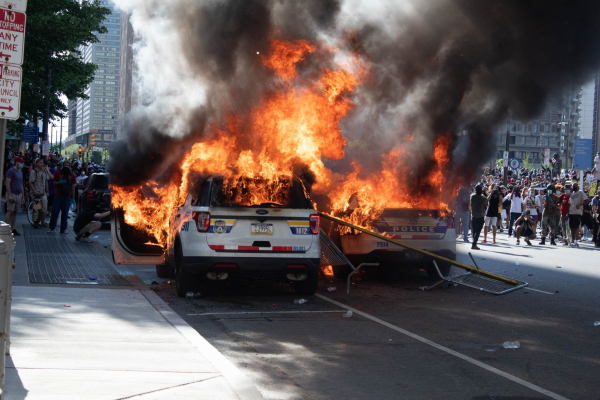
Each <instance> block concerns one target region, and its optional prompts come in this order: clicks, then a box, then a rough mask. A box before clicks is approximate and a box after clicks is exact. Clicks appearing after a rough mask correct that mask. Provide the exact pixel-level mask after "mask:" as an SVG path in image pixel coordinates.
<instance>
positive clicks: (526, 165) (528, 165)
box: [522, 153, 533, 169]
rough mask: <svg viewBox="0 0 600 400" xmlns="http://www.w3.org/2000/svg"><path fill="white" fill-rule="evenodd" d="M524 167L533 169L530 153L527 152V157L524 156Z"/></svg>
mask: <svg viewBox="0 0 600 400" xmlns="http://www.w3.org/2000/svg"><path fill="white" fill-rule="evenodd" d="M522 161H523V168H525V169H531V167H532V166H533V164H532V162H531V161H529V153H525V157H523V160H522Z"/></svg>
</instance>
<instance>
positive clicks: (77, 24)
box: [9, 0, 111, 130]
mask: <svg viewBox="0 0 600 400" xmlns="http://www.w3.org/2000/svg"><path fill="white" fill-rule="evenodd" d="M110 12H111V11H110V9H108V8H106V7H101V6H100V0H29V1H28V4H27V29H26V33H25V55H24V60H23V85H22V88H21V117H23V118H26V119H29V120H35V118H40V117H42V116H43V113H44V109H45V102H46V99H48V100H49V102H50V119H54V118H56V117H64V116H65V114H66V111H67V108H66V106H65V105H64V104H63V102H62V101H61V100H60V97H61V96H63V95H64V96H66V97H67V98H69V99H75V98H78V97H81V98H87V96H86V95H85V93H84V92H85V89H86V88H87V87H88V86H89V85H90V83H92V81H93V80H94V72H95V71H96V68H97V66H96V65H95V64H93V63H86V62H84V61H83V60H82V58H81V52H80V51H79V49H78V48H79V46H83V45H88V44H91V43H98V42H99V40H98V37H97V36H96V35H97V34H99V33H106V32H107V29H106V28H105V27H104V26H102V25H101V24H102V22H103V21H104V19H105V16H106V15H108V14H110ZM48 71H50V72H51V83H50V86H49V87H48V86H47V73H48ZM14 128H15V126H14V125H12V126H11V127H10V128H9V129H11V130H12V129H14Z"/></svg>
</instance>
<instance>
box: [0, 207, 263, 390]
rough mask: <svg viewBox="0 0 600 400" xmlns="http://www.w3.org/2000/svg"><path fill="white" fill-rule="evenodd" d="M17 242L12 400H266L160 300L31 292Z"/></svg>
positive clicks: (123, 294)
mask: <svg viewBox="0 0 600 400" xmlns="http://www.w3.org/2000/svg"><path fill="white" fill-rule="evenodd" d="M18 217H19V218H18V219H17V223H18V224H20V223H27V222H26V220H25V221H23V219H22V218H20V217H21V214H19V215H18ZM18 226H20V225H18ZM19 231H21V230H20V229H19ZM16 239H17V240H16V242H17V247H16V248H15V254H16V261H17V265H16V269H18V270H20V273H19V276H20V277H21V278H19V279H15V282H17V285H19V286H13V302H12V321H11V350H10V352H11V355H10V357H7V360H6V384H5V397H4V398H5V399H7V400H17V399H18V400H22V399H28V400H29V399H44V400H48V399H57V400H58V399H60V400H68V399H73V400H82V399H85V400H87V399H90V400H91V399H107V400H108V399H111V400H114V399H140V400H146V399H260V398H262V397H261V395H260V393H259V392H258V390H257V389H256V388H255V387H254V385H253V384H252V382H251V381H250V380H249V379H248V378H247V377H246V376H245V375H244V374H243V373H242V372H241V371H240V370H238V369H237V367H235V366H234V365H233V364H232V363H231V362H229V361H228V360H227V359H226V358H225V357H224V356H223V355H222V354H221V353H219V352H218V351H217V350H216V349H215V348H214V347H213V346H212V345H210V344H209V343H208V342H207V341H206V340H205V339H204V338H203V337H202V336H200V335H199V334H198V333H197V332H196V331H195V330H194V329H193V328H192V327H190V326H189V325H188V324H187V323H186V322H185V321H184V320H183V319H182V318H181V317H179V315H177V314H176V313H175V312H174V311H173V310H172V309H171V308H170V307H169V306H168V305H167V304H166V303H165V302H164V301H163V300H162V299H161V298H159V297H158V296H157V295H156V294H155V293H154V292H153V291H151V290H145V289H141V290H136V289H132V286H128V287H124V288H122V289H113V288H111V289H102V288H99V287H98V286H90V287H81V286H80V285H77V286H72V285H48V284H31V283H25V282H24V279H23V278H24V275H26V271H25V270H26V269H27V268H26V264H27V261H26V256H25V250H24V248H25V244H24V241H25V238H24V236H20V237H17V238H16ZM24 264H25V265H24ZM19 281H20V283H19Z"/></svg>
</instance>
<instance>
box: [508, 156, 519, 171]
mask: <svg viewBox="0 0 600 400" xmlns="http://www.w3.org/2000/svg"><path fill="white" fill-rule="evenodd" d="M519 165H521V163H520V162H519V160H516V159H514V158H513V159H512V160H510V167H511V168H512V169H517V168H519Z"/></svg>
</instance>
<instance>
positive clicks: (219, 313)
mask: <svg viewBox="0 0 600 400" xmlns="http://www.w3.org/2000/svg"><path fill="white" fill-rule="evenodd" d="M339 312H340V311H338V310H335V311H239V312H210V313H201V314H188V315H245V314H311V313H339Z"/></svg>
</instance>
